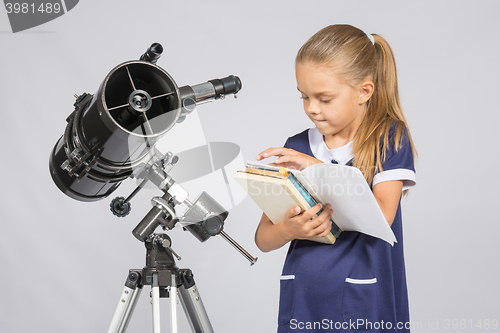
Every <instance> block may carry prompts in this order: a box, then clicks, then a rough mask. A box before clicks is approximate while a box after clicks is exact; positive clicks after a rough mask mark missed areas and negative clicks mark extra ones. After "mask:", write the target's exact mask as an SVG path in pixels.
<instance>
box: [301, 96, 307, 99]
mask: <svg viewBox="0 0 500 333" xmlns="http://www.w3.org/2000/svg"><path fill="white" fill-rule="evenodd" d="M300 99H309V97H307V96H300Z"/></svg>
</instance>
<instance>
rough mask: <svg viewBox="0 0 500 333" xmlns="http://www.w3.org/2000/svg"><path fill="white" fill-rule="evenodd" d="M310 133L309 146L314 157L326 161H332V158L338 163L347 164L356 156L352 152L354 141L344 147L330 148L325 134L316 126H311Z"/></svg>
mask: <svg viewBox="0 0 500 333" xmlns="http://www.w3.org/2000/svg"><path fill="white" fill-rule="evenodd" d="M308 135H309V146H310V148H311V151H312V153H313V155H314V157H316V158H317V159H318V160H321V161H323V162H324V163H332V160H335V161H337V163H338V164H342V165H345V164H347V162H349V161H350V160H351V159H352V158H353V157H354V154H353V153H352V146H353V143H354V141H351V142H349V143H348V144H346V145H344V146H342V147H338V148H333V149H328V147H327V146H326V143H325V140H323V134H321V133H320V132H319V131H318V129H317V128H316V127H313V128H310V129H309V133H308Z"/></svg>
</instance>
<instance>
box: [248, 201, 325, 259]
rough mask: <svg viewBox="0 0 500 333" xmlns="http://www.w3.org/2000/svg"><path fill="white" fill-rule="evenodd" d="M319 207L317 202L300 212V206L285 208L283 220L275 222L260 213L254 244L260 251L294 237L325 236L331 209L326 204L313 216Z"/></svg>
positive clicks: (276, 247)
mask: <svg viewBox="0 0 500 333" xmlns="http://www.w3.org/2000/svg"><path fill="white" fill-rule="evenodd" d="M320 209H321V204H317V205H316V206H314V207H311V208H309V209H308V210H306V211H305V212H303V213H300V207H299V206H295V207H293V208H291V209H289V210H287V211H286V212H285V216H284V219H283V221H281V222H280V223H277V224H273V223H272V222H271V220H270V219H269V218H268V217H267V215H266V214H262V218H261V220H260V223H259V226H258V227H257V231H256V232H255V244H257V247H258V248H259V249H260V250H261V251H262V252H269V251H272V250H276V249H279V248H280V247H282V246H283V245H285V244H286V243H288V242H289V241H291V240H294V239H311V238H319V237H325V236H326V235H328V233H329V232H330V229H331V228H332V222H331V221H330V218H331V215H332V210H331V208H330V205H326V207H325V209H324V210H323V212H321V214H320V215H318V216H316V217H314V216H315V215H316V214H317V213H318V212H319V211H320Z"/></svg>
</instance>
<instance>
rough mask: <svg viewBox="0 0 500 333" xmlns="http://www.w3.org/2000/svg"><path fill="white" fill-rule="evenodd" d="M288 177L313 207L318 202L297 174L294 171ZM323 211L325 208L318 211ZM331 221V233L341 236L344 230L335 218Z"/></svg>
mask: <svg viewBox="0 0 500 333" xmlns="http://www.w3.org/2000/svg"><path fill="white" fill-rule="evenodd" d="M288 179H289V180H290V181H291V182H292V184H293V186H295V188H296V189H297V190H298V191H299V192H300V194H301V195H302V197H304V199H306V201H307V203H308V204H309V205H310V206H311V207H313V206H314V205H316V204H317V202H316V200H314V198H313V197H312V196H311V195H310V194H309V192H307V191H306V189H305V188H304V187H303V186H302V185H301V184H300V183H299V181H298V180H297V178H295V176H294V175H293V174H292V173H290V174H289V175H288ZM322 211H323V208H321V210H320V211H319V212H318V215H319V214H321V212H322ZM330 221H332V229H331V230H330V231H331V233H332V234H333V235H334V236H335V238H339V236H340V234H341V233H342V230H340V228H339V227H338V226H337V225H336V224H335V221H333V219H330Z"/></svg>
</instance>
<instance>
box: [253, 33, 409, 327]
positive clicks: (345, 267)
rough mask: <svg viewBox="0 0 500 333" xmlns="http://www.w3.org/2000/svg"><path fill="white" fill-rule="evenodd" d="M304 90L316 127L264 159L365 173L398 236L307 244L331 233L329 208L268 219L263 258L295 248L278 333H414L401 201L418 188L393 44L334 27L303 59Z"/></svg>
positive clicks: (348, 235) (260, 240)
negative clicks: (275, 220) (390, 240)
mask: <svg viewBox="0 0 500 333" xmlns="http://www.w3.org/2000/svg"><path fill="white" fill-rule="evenodd" d="M295 71H296V79H297V89H298V90H299V92H300V94H301V96H302V99H303V103H304V110H305V112H306V114H307V115H308V117H309V118H310V119H311V120H312V121H313V123H314V124H315V126H316V127H314V128H311V129H308V130H305V131H304V132H302V133H299V134H297V135H295V136H292V137H290V138H288V140H287V141H286V143H285V146H284V148H270V149H267V150H265V151H263V152H262V153H260V154H259V155H257V157H256V159H257V160H262V159H264V158H267V157H270V156H277V158H276V159H275V161H274V163H273V165H276V166H285V167H291V168H295V169H299V170H301V169H304V168H306V167H307V166H309V165H312V164H316V163H341V164H346V165H351V166H354V167H357V168H359V169H360V170H361V171H362V173H363V175H364V177H365V179H366V181H367V182H368V183H369V184H370V185H371V188H372V191H373V194H374V196H375V198H376V200H377V202H378V204H379V206H380V208H381V210H382V212H383V214H384V216H385V218H386V219H387V223H389V225H391V228H392V230H393V231H394V234H395V236H396V239H397V241H398V242H397V243H395V244H394V246H392V247H391V245H389V244H388V243H386V242H385V241H383V240H380V239H377V238H374V237H371V236H368V235H365V234H362V233H358V232H348V231H344V232H343V233H342V234H341V235H340V237H339V238H338V239H337V241H336V242H335V243H334V244H333V245H325V244H321V243H317V242H312V241H308V240H307V239H310V238H316V237H323V236H325V235H326V234H328V232H329V231H330V228H331V222H330V218H331V214H332V211H331V208H330V206H329V205H327V206H326V207H325V209H324V210H323V212H322V213H321V214H320V215H318V216H317V217H314V216H315V215H316V213H318V212H319V210H320V209H321V208H322V207H321V204H318V205H316V206H314V207H312V208H310V209H309V210H307V211H305V212H303V213H300V208H299V207H294V208H292V209H290V210H289V211H287V212H285V214H284V217H283V221H282V222H280V223H277V224H273V223H272V222H271V221H270V220H269V218H268V217H267V216H266V215H265V214H263V216H262V219H261V221H260V223H259V226H258V228H257V231H256V234H255V242H256V244H257V246H258V247H259V248H260V249H261V250H262V251H264V252H267V251H272V250H275V249H278V248H280V247H282V246H283V245H285V244H286V243H288V242H290V241H291V243H290V247H289V250H288V254H287V257H286V260H285V264H284V267H283V275H282V277H281V287H280V289H281V290H280V306H279V315H278V324H279V326H278V332H291V331H296V330H297V329H304V330H306V331H307V330H308V331H323V330H344V331H351V330H354V331H357V330H360V331H364V330H368V331H370V332H385V331H388V332H409V326H410V323H409V311H408V296H407V289H406V277H405V267H404V258H403V238H402V237H403V230H402V223H401V204H400V199H401V195H402V192H403V191H406V190H407V189H408V188H409V187H411V186H413V185H414V184H415V170H414V166H413V158H414V155H415V153H416V152H415V150H414V148H413V143H412V139H411V136H410V132H409V130H408V126H407V124H406V120H405V118H404V116H403V113H402V111H401V107H400V102H399V95H398V86H397V75H396V64H395V60H394V56H393V54H392V50H391V48H390V47H389V44H388V43H387V42H386V41H385V40H384V39H383V38H382V37H380V36H378V35H367V34H365V33H364V32H363V31H361V30H359V29H357V28H355V27H353V26H349V25H333V26H329V27H326V28H324V29H322V30H320V31H319V32H317V33H316V34H315V35H314V36H312V37H311V38H310V39H309V40H308V41H307V42H306V43H305V44H304V45H303V46H302V48H301V49H300V50H299V52H298V54H297V57H296V59H295Z"/></svg>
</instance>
